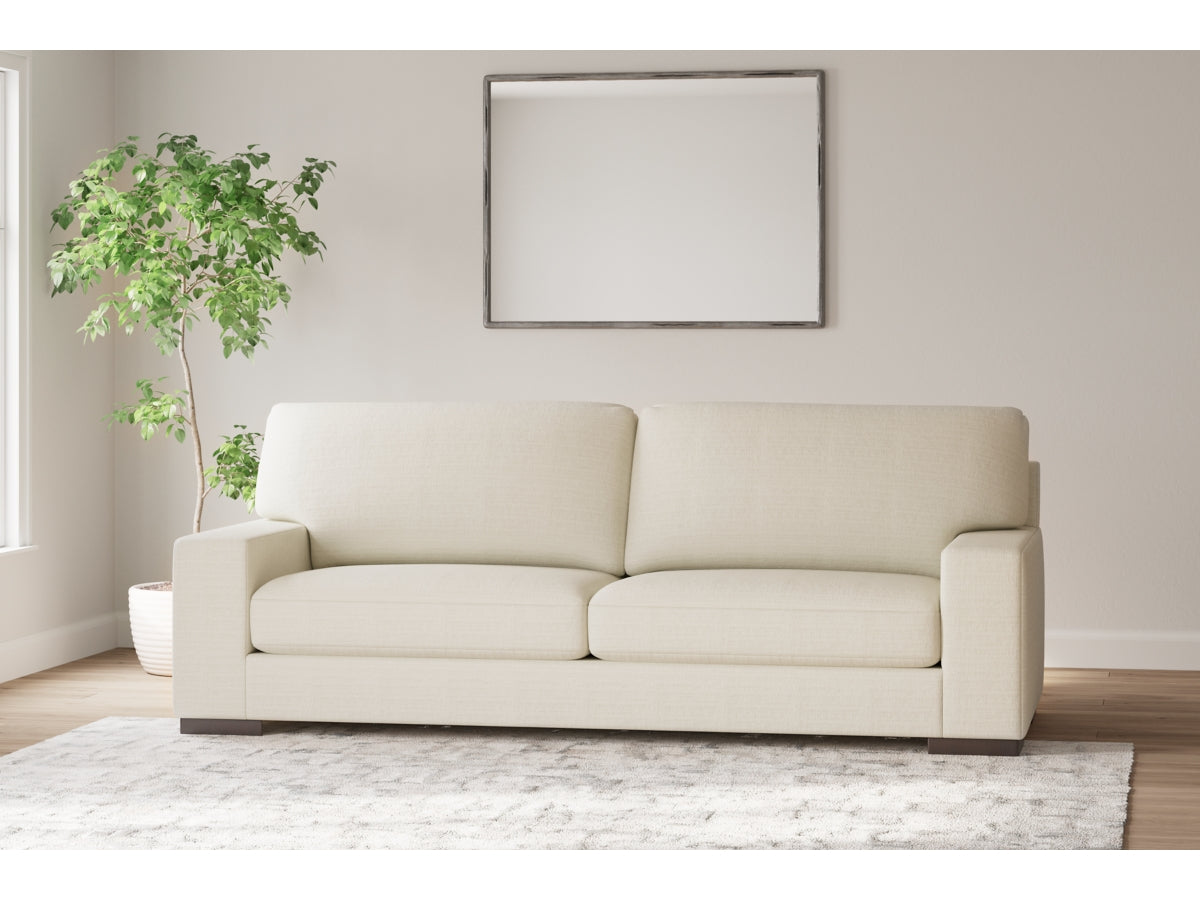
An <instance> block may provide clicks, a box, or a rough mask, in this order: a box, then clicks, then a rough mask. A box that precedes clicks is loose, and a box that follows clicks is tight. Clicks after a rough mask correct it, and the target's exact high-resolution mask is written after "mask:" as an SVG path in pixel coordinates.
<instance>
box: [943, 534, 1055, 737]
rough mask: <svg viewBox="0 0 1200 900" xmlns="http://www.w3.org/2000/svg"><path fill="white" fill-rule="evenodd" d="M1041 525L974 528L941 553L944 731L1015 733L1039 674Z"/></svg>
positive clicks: (1038, 687) (1028, 714) (1025, 723)
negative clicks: (972, 531)
mask: <svg viewBox="0 0 1200 900" xmlns="http://www.w3.org/2000/svg"><path fill="white" fill-rule="evenodd" d="M1043 595H1044V588H1043V582H1042V532H1041V530H1040V529H1037V528H1020V529H1016V530H1013V531H993V532H975V533H973V534H964V535H961V536H960V537H958V538H957V539H956V540H955V541H954V542H953V543H952V544H950V546H949V547H947V548H946V551H945V552H944V553H943V554H942V674H943V679H944V699H945V710H944V712H943V726H942V733H943V735H944V736H945V737H956V738H1001V739H1019V738H1022V737H1024V736H1025V732H1026V731H1028V730H1029V723H1030V722H1031V721H1032V720H1033V713H1034V710H1035V708H1036V707H1037V703H1038V698H1039V697H1040V696H1041V693H1042V677H1043V673H1044V668H1043V667H1044V664H1045V660H1044V640H1045V620H1044V614H1043V604H1044V596H1043Z"/></svg>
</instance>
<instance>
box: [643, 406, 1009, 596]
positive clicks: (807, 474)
mask: <svg viewBox="0 0 1200 900" xmlns="http://www.w3.org/2000/svg"><path fill="white" fill-rule="evenodd" d="M1028 515H1029V463H1028V423H1027V422H1026V420H1025V417H1024V416H1023V415H1022V414H1021V412H1020V411H1019V410H1016V409H1008V408H983V407H903V406H834V405H830V406H821V405H805V404H771V403H685V404H671V405H664V406H655V407H651V408H649V409H647V410H644V411H643V412H642V413H641V414H640V417H639V424H638V433H637V443H636V448H635V451H634V462H633V478H632V485H631V494H630V504H629V530H628V536H627V538H626V548H625V565H626V571H627V572H629V573H630V574H641V573H644V572H652V571H660V570H665V569H712V568H791V569H840V570H855V571H875V572H896V573H907V574H913V575H929V576H934V577H936V576H937V575H938V569H939V555H940V553H941V551H942V548H944V547H945V546H946V545H947V544H949V543H950V541H951V540H953V539H954V537H955V535H957V534H960V533H962V532H964V531H977V530H982V529H995V528H1012V527H1018V526H1020V525H1023V524H1024V523H1025V521H1026V519H1027V518H1028Z"/></svg>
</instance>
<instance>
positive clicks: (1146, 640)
mask: <svg viewBox="0 0 1200 900" xmlns="http://www.w3.org/2000/svg"><path fill="white" fill-rule="evenodd" d="M1046 666H1047V667H1048V668H1052V669H1170V670H1176V671H1200V631H1119V630H1084V629H1073V628H1072V629H1065V628H1064V629H1047V631H1046Z"/></svg>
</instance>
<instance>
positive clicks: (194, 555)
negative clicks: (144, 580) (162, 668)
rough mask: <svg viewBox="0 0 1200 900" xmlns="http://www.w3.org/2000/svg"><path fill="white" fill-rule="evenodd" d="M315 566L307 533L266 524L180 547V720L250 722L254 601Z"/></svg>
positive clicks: (182, 542) (176, 569) (191, 538)
mask: <svg viewBox="0 0 1200 900" xmlns="http://www.w3.org/2000/svg"><path fill="white" fill-rule="evenodd" d="M308 568H311V565H310V562H309V548H308V529H306V528H305V527H304V526H303V525H297V524H295V523H292V522H273V521H269V520H265V519H260V520H258V521H255V522H246V523H245V524H242V525H232V526H229V527H227V528H216V529H213V530H212V531H204V532H201V533H200V534H191V535H188V536H186V537H182V538H179V540H177V541H176V542H175V554H174V561H173V564H172V580H173V581H174V595H175V596H174V607H175V608H174V626H173V627H174V657H175V659H174V667H173V669H174V678H173V682H174V683H173V688H174V693H175V714H176V715H177V716H179V717H180V718H198V719H244V718H245V717H246V656H247V654H249V653H251V652H252V650H253V648H252V647H251V645H250V597H251V595H252V594H253V593H254V592H255V591H256V590H258V589H259V588H260V587H262V586H263V585H264V584H266V583H267V582H268V581H270V580H271V579H273V578H279V577H280V576H283V575H288V574H291V573H293V572H301V571H304V570H305V569H308Z"/></svg>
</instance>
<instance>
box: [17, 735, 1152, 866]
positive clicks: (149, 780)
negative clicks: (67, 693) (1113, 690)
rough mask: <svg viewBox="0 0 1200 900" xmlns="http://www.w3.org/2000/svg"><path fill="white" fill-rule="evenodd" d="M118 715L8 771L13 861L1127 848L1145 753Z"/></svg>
mask: <svg viewBox="0 0 1200 900" xmlns="http://www.w3.org/2000/svg"><path fill="white" fill-rule="evenodd" d="M178 728H179V725H178V722H177V721H176V720H174V719H138V718H109V719H103V720H101V721H99V722H95V723H93V724H91V725H87V726H85V727H83V728H78V729H76V730H74V731H71V732H69V733H67V734H64V735H61V736H59V737H56V738H52V739H50V740H48V741H44V742H42V743H40V744H36V745H34V746H32V747H27V748H25V749H23V750H18V751H17V752H15V753H12V754H9V755H8V756H5V757H0V848H3V849H15V848H35V849H36V848H140V849H158V848H164V849H167V848H173V849H186V848H205V849H225V848H234V849H238V848H240V849H287V848H320V849H342V848H362V849H373V848H394V849H405V848H424V849H443V848H445V849H462V848H525V849H533V848H538V849H590V848H596V849H603V848H621V849H636V848H647V849H671V848H706V849H715V848H758V849H769V848H781V849H801V848H830V849H834V848H836V849H860V848H910V849H915V848H930V849H936V848H947V849H948V848H962V849H982V848H1019V849H1039V848H1044V849H1067V848H1090V849H1119V848H1120V847H1121V842H1122V835H1123V829H1124V823H1125V814H1126V804H1127V798H1128V793H1129V773H1130V769H1131V767H1132V764H1133V747H1132V745H1130V744H1109V743H1059V742H1041V741H1033V742H1028V743H1026V745H1025V752H1024V754H1023V755H1022V756H1020V757H1015V758H991V757H951V756H929V755H928V754H926V752H925V745H924V742H923V741H911V740H892V739H875V738H820V737H790V736H779V735H713V734H703V735H698V734H668V733H660V732H652V733H648V732H604V731H565V730H564V731H552V730H540V729H487V728H464V727H455V728H446V727H432V726H371V725H282V724H279V725H271V724H268V725H267V730H268V733H267V734H264V735H263V736H262V737H210V736H195V735H180V734H179V733H178Z"/></svg>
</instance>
